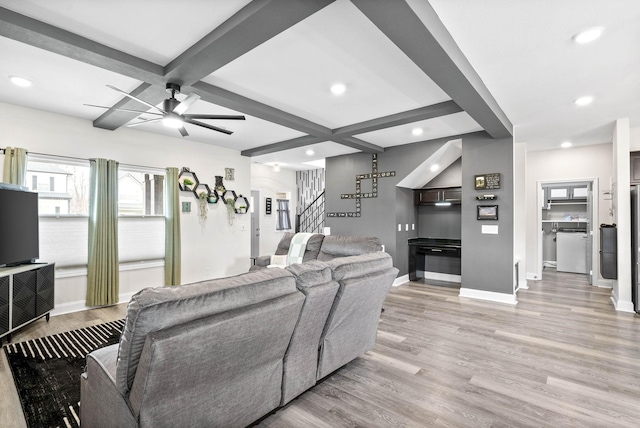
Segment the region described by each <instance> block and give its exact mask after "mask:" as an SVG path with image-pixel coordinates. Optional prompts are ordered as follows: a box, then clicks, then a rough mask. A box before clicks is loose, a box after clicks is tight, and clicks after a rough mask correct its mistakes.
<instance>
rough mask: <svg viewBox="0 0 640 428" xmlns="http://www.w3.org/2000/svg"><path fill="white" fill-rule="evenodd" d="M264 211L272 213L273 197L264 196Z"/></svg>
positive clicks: (268, 213) (267, 213)
mask: <svg viewBox="0 0 640 428" xmlns="http://www.w3.org/2000/svg"><path fill="white" fill-rule="evenodd" d="M264 213H265V214H266V215H271V198H264Z"/></svg>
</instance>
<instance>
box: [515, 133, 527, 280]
mask: <svg viewBox="0 0 640 428" xmlns="http://www.w3.org/2000/svg"><path fill="white" fill-rule="evenodd" d="M513 162H514V164H513V179H514V184H513V193H514V194H513V238H514V243H513V253H514V254H513V256H514V258H516V259H518V272H517V275H518V278H517V280H518V284H519V287H520V288H522V289H527V288H529V287H528V286H527V258H526V257H525V256H526V254H527V222H526V213H527V210H526V187H527V186H526V185H527V182H526V179H527V145H526V144H525V143H518V144H514V151H513Z"/></svg>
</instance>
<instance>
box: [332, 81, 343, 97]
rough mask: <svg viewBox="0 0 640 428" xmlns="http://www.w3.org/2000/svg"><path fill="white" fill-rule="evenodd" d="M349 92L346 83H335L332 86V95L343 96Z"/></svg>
mask: <svg viewBox="0 0 640 428" xmlns="http://www.w3.org/2000/svg"><path fill="white" fill-rule="evenodd" d="M346 90H347V86H346V85H345V84H344V83H334V84H333V85H331V93H332V94H333V95H342V94H344V93H345V91H346Z"/></svg>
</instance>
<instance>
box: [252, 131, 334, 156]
mask: <svg viewBox="0 0 640 428" xmlns="http://www.w3.org/2000/svg"><path fill="white" fill-rule="evenodd" d="M323 141H325V139H323V138H318V137H314V136H311V135H305V136H303V137H298V138H293V139H291V140H287V141H280V142H279V143H273V144H267V145H265V146H260V147H256V148H253V149H248V150H243V151H242V152H240V154H241V155H242V156H249V157H251V156H260V155H267V154H269V153H276V152H281V151H283V150H290V149H296V148H298V147H305V146H310V145H312V144H317V143H321V142H323Z"/></svg>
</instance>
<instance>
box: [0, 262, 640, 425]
mask: <svg viewBox="0 0 640 428" xmlns="http://www.w3.org/2000/svg"><path fill="white" fill-rule="evenodd" d="M529 286H530V289H529V290H521V291H519V292H518V305H516V306H515V307H514V306H511V305H504V304H497V303H488V302H483V301H479V300H472V299H463V298H459V297H458V289H457V288H455V287H442V286H434V285H428V284H425V283H424V282H412V283H408V284H405V285H402V286H400V287H394V288H393V289H392V291H391V293H390V295H389V297H388V298H387V301H386V303H385V305H384V307H385V312H384V313H383V314H382V318H381V322H380V328H379V334H378V343H377V346H376V348H375V349H374V350H372V351H370V352H368V353H366V354H365V355H363V356H362V357H360V358H358V359H356V360H355V361H353V362H352V363H350V364H348V365H347V366H345V367H344V368H342V369H341V370H339V371H338V372H336V373H335V374H334V375H332V376H331V377H330V378H328V379H327V380H325V381H324V382H322V383H321V384H319V385H316V386H315V387H314V388H312V389H311V390H309V391H307V392H306V393H304V394H303V395H301V396H300V397H298V398H297V399H296V400H294V401H293V402H292V403H290V404H289V405H288V406H286V407H285V408H283V409H280V410H278V411H277V412H276V413H275V414H273V415H271V416H269V417H268V418H266V419H265V420H263V421H262V422H261V423H260V424H259V426H260V427H277V428H280V427H283V428H287V427H291V428H294V427H295V428H304V427H327V428H328V427H331V428H336V427H396V426H397V427H402V426H404V427H429V426H434V427H474V428H475V427H496V428H501V427H521V426H522V427H527V426H531V427H547V426H552V427H563V426H575V427H587V426H592V427H626V426H628V427H637V426H639V425H640V405H639V404H638V403H640V376H638V373H639V370H640V316H638V315H634V314H628V313H618V312H616V311H615V310H614V309H613V305H612V303H611V301H610V299H609V296H610V290H609V289H601V288H596V287H591V286H590V285H588V284H587V283H586V278H585V277H584V276H582V275H572V274H564V273H556V272H555V271H553V270H549V269H547V270H545V271H544V273H543V281H539V282H531V283H530V285H529ZM123 316H124V305H120V306H117V307H112V308H107V309H101V310H95V311H87V312H81V313H76V314H71V315H64V316H59V317H53V318H52V319H51V322H50V323H49V324H46V323H45V322H44V320H41V321H37V322H36V323H35V324H34V325H33V326H30V327H27V328H26V329H24V330H22V331H21V332H20V333H18V334H15V335H14V340H16V341H18V340H22V339H28V338H31V337H39V336H43V335H47V334H52V333H55V332H58V331H65V330H70V329H73V328H78V327H82V326H84V325H87V324H88V323H99V322H104V321H110V320H113V319H118V318H122V317H123ZM0 382H1V383H0V397H2V398H1V400H2V402H1V403H0V411H1V417H0V426H2V427H24V426H25V425H24V419H23V417H22V412H21V410H20V404H19V401H18V398H17V395H16V392H15V388H14V386H13V380H12V378H11V373H9V369H8V367H7V363H6V360H5V358H4V354H2V359H1V360H0Z"/></svg>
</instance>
